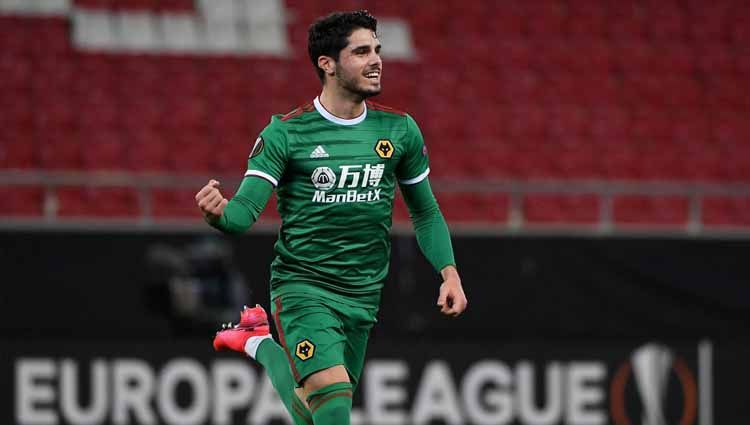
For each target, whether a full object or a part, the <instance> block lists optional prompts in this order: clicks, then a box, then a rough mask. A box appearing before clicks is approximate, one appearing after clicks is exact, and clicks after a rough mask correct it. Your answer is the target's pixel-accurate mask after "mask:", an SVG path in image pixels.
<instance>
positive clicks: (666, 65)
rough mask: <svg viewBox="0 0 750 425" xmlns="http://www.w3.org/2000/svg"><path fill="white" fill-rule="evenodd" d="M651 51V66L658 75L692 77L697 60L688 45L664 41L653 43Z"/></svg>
mask: <svg viewBox="0 0 750 425" xmlns="http://www.w3.org/2000/svg"><path fill="white" fill-rule="evenodd" d="M653 49H654V53H655V55H654V57H653V58H651V65H652V67H653V70H654V71H656V72H658V73H659V75H663V76H674V75H683V76H685V77H692V76H693V75H692V73H693V72H695V69H696V62H697V60H696V57H695V52H694V50H693V49H692V48H691V46H690V45H689V44H687V43H685V42H681V41H666V42H659V43H655V44H654V45H653Z"/></svg>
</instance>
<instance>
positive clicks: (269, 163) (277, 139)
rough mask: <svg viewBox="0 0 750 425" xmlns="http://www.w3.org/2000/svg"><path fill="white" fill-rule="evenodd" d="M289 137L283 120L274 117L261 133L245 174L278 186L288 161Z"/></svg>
mask: <svg viewBox="0 0 750 425" xmlns="http://www.w3.org/2000/svg"><path fill="white" fill-rule="evenodd" d="M287 152H288V150H287V138H286V131H285V130H284V127H283V124H282V123H281V121H280V120H279V119H278V118H276V117H273V118H271V123H270V124H268V126H266V128H265V129H263V131H262V132H261V133H260V136H258V138H257V139H255V144H254V145H253V149H252V151H250V157H249V158H248V160H247V172H245V176H256V177H260V178H262V179H265V180H268V181H269V182H271V184H272V185H274V187H275V186H278V185H279V180H281V176H283V175H284V170H285V169H286V162H287Z"/></svg>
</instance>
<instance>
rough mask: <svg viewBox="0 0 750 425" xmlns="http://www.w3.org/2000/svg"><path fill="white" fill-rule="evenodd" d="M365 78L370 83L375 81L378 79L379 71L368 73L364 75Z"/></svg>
mask: <svg viewBox="0 0 750 425" xmlns="http://www.w3.org/2000/svg"><path fill="white" fill-rule="evenodd" d="M365 78H367V79H368V80H371V81H376V80H379V79H380V71H370V72H368V73H366V74H365Z"/></svg>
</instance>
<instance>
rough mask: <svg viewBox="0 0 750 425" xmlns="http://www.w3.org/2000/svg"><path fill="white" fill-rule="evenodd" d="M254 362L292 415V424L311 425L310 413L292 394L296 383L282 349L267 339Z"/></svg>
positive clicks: (262, 343) (295, 395)
mask: <svg viewBox="0 0 750 425" xmlns="http://www.w3.org/2000/svg"><path fill="white" fill-rule="evenodd" d="M255 360H257V361H258V362H259V363H260V364H261V365H263V367H264V368H265V369H266V373H267V374H268V377H269V378H271V384H273V387H274V388H276V392H277V393H278V394H279V398H281V402H282V403H284V407H286V410H287V411H288V412H289V414H290V415H292V419H293V420H294V424H295V425H312V424H313V418H312V415H311V414H310V411H309V410H307V407H306V406H305V404H304V403H302V400H300V399H299V397H297V394H296V393H295V392H294V388H295V387H296V385H297V383H296V382H295V381H294V377H293V376H292V371H291V369H290V368H289V362H288V360H287V358H286V353H285V352H284V349H283V348H281V346H280V345H279V344H277V343H276V341H274V340H273V339H270V338H268V339H266V340H265V341H263V342H261V343H260V346H258V351H256V353H255Z"/></svg>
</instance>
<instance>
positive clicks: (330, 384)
mask: <svg viewBox="0 0 750 425" xmlns="http://www.w3.org/2000/svg"><path fill="white" fill-rule="evenodd" d="M303 388H304V393H305V395H306V399H307V403H308V405H309V406H310V412H312V417H313V423H314V424H315V425H349V423H350V419H351V413H352V384H351V383H350V382H349V373H348V372H347V371H346V368H345V367H344V366H343V365H336V366H333V367H330V368H328V369H324V370H321V371H319V372H315V373H313V374H312V375H310V376H308V377H307V378H305V381H304V387H303Z"/></svg>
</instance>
